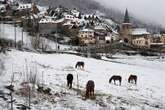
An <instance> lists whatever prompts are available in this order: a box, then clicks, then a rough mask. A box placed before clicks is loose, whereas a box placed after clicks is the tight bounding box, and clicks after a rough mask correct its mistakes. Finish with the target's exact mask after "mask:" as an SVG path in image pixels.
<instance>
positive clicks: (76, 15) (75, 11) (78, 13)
mask: <svg viewBox="0 0 165 110" xmlns="http://www.w3.org/2000/svg"><path fill="white" fill-rule="evenodd" d="M71 14H72V15H73V16H75V17H76V18H78V17H79V15H80V12H79V11H77V10H76V9H73V10H71Z"/></svg>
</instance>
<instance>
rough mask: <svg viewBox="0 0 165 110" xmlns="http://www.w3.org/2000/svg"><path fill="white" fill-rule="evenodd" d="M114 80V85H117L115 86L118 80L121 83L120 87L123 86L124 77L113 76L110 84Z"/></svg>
mask: <svg viewBox="0 0 165 110" xmlns="http://www.w3.org/2000/svg"><path fill="white" fill-rule="evenodd" d="M112 80H113V81H114V84H115V85H116V80H118V81H119V83H120V85H121V81H122V77H121V76H117V75H113V76H112V77H111V78H110V79H109V83H111V82H112Z"/></svg>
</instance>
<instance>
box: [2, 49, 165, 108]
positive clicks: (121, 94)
mask: <svg viewBox="0 0 165 110" xmlns="http://www.w3.org/2000/svg"><path fill="white" fill-rule="evenodd" d="M116 57H118V59H113V60H112V59H111V60H109V61H103V60H96V59H92V58H84V57H80V56H74V55H67V54H51V55H49V54H36V53H30V52H21V51H17V50H12V51H11V52H8V53H7V54H6V55H4V54H0V63H1V67H0V68H1V73H0V91H4V87H3V86H4V85H9V84H10V82H11V76H12V73H13V72H15V74H14V76H15V77H14V85H15V89H16V90H18V89H19V88H20V87H21V86H20V83H21V82H23V81H24V80H25V78H26V73H30V71H32V72H34V73H37V78H38V81H39V83H44V85H46V86H47V87H50V88H51V89H52V94H53V95H52V96H46V95H44V94H37V96H35V97H33V98H32V102H35V101H37V104H36V103H32V110H165V94H164V93H165V87H164V84H165V80H164V78H165V73H164V72H165V68H164V67H165V61H162V60H158V59H153V58H146V57H141V56H131V57H128V56H120V55H118V56H116ZM151 59H152V60H151ZM106 60H108V59H106ZM77 61H84V62H85V70H79V69H75V68H74V67H75V63H76V62H77ZM68 73H72V74H73V75H74V81H73V82H74V84H73V89H72V90H69V89H68V88H67V87H66V75H67V74H68ZM130 74H136V75H137V76H138V81H137V85H133V84H128V82H127V79H128V77H129V75H130ZM77 75H78V79H79V86H80V87H79V89H80V90H81V94H80V93H79V92H77V91H78V89H77ZM112 75H121V76H122V84H121V86H116V85H113V84H109V78H110V77H111V76H112ZM42 76H43V78H42ZM88 80H94V82H95V93H96V100H83V98H82V97H83V95H84V91H85V85H86V83H87V81H88ZM77 93H78V94H77ZM14 98H15V99H16V102H15V103H14V105H15V106H16V105H17V104H20V103H21V104H25V103H26V99H25V98H23V97H21V96H20V95H17V94H16V93H15V94H14ZM52 100H53V102H52ZM7 106H8V105H7V102H6V101H4V100H3V99H1V98H0V109H1V110H8V107H7Z"/></svg>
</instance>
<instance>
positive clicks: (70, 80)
mask: <svg viewBox="0 0 165 110" xmlns="http://www.w3.org/2000/svg"><path fill="white" fill-rule="evenodd" d="M72 82H73V75H72V74H68V75H67V86H68V87H69V89H71V88H72Z"/></svg>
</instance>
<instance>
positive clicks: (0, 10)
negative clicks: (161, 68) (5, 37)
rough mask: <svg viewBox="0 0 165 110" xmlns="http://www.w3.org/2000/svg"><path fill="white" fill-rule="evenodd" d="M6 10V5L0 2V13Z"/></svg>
mask: <svg viewBox="0 0 165 110" xmlns="http://www.w3.org/2000/svg"><path fill="white" fill-rule="evenodd" d="M5 12H6V6H5V5H3V4H0V14H4V13H5Z"/></svg>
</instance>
